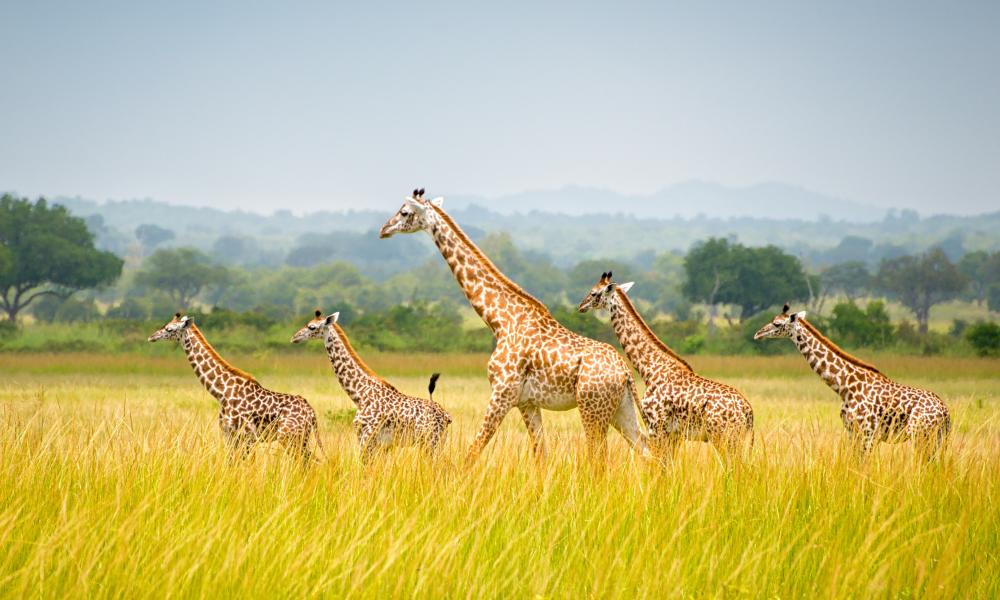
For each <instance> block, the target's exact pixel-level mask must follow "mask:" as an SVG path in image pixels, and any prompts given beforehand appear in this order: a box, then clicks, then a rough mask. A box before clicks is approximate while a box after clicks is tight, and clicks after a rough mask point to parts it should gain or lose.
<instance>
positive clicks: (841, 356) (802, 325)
mask: <svg viewBox="0 0 1000 600" xmlns="http://www.w3.org/2000/svg"><path fill="white" fill-rule="evenodd" d="M788 311H789V306H788V304H787V303H786V304H785V306H784V307H783V308H782V311H781V312H780V313H779V314H777V315H775V317H774V318H773V319H771V321H770V322H768V323H766V324H765V325H764V326H763V327H761V328H760V329H759V330H758V331H757V333H755V334H754V336H753V339H755V340H760V339H765V338H789V339H791V340H792V343H794V344H795V347H796V348H797V349H798V350H799V352H800V353H801V354H802V356H804V357H805V359H806V361H807V362H808V363H809V366H810V368H812V370H813V371H815V372H816V374H817V375H819V376H820V378H822V379H823V381H825V382H826V384H827V385H829V386H830V387H831V388H832V389H833V391H835V392H837V394H838V395H840V398H841V401H842V402H841V406H840V419H841V421H842V422H843V423H844V427H845V428H846V429H847V431H848V432H849V433H850V434H851V435H852V436H853V437H854V438H856V441H857V442H858V443H859V447H860V449H861V451H862V454H863V455H867V454H868V452H870V451H871V449H872V446H873V445H874V443H875V442H877V441H887V442H899V441H903V440H906V439H910V440H913V441H914V443H915V444H916V446H917V450H918V452H919V453H920V454H922V455H923V456H925V457H926V458H930V457H933V456H935V455H937V453H938V452H939V451H940V449H941V447H942V446H943V445H944V443H945V441H946V440H947V437H948V433H949V432H950V431H951V415H950V414H949V412H948V407H947V406H946V405H945V403H944V402H943V401H942V400H941V398H940V397H939V396H938V395H937V394H935V393H934V392H931V391H929V390H924V389H920V388H915V387H911V386H907V385H902V384H900V383H896V382H895V381H893V380H891V379H889V378H888V377H886V376H885V375H883V374H882V372H881V371H879V370H878V369H877V368H876V367H875V366H874V365H871V364H869V363H866V362H864V361H862V360H861V359H859V358H857V357H854V356H852V355H850V354H848V353H847V352H845V351H844V350H843V349H841V348H840V347H839V346H837V345H836V344H835V343H833V342H832V341H830V340H829V339H827V338H826V336H824V335H823V334H822V333H820V331H819V330H818V329H816V327H815V326H814V325H813V324H812V323H810V322H809V321H807V320H806V318H805V316H806V312H805V311H799V312H796V313H792V314H789V312H788Z"/></svg>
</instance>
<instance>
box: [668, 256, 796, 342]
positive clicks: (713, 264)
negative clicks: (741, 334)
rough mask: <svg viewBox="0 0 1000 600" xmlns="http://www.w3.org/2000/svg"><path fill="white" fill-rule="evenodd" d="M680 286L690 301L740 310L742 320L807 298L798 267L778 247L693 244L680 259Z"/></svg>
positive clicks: (710, 306)
mask: <svg viewBox="0 0 1000 600" xmlns="http://www.w3.org/2000/svg"><path fill="white" fill-rule="evenodd" d="M684 271H685V274H686V276H687V278H686V280H685V282H684V287H683V288H682V290H683V292H684V295H685V297H687V298H688V299H689V300H691V301H692V302H705V303H707V304H708V305H709V309H710V310H711V311H712V312H713V314H714V307H715V305H716V304H719V303H721V304H735V305H737V306H739V307H740V322H743V321H744V320H745V319H746V318H747V317H750V316H752V315H754V314H756V313H758V312H760V311H761V310H763V309H765V308H767V307H768V306H772V305H775V304H780V303H781V302H785V301H787V300H800V299H803V298H808V297H809V285H808V283H807V279H806V274H805V271H804V270H803V269H802V263H800V262H799V260H798V259H797V258H795V257H794V256H792V255H790V254H786V253H785V252H784V251H782V250H781V249H780V248H778V247H776V246H764V247H762V248H747V247H746V246H743V245H742V244H730V243H729V242H728V241H726V240H724V239H718V238H714V239H710V240H708V241H706V242H704V243H701V244H699V245H697V246H695V247H694V248H693V249H692V250H691V252H689V253H688V255H687V257H686V258H685V259H684Z"/></svg>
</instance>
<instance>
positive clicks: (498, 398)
mask: <svg viewBox="0 0 1000 600" xmlns="http://www.w3.org/2000/svg"><path fill="white" fill-rule="evenodd" d="M520 395H521V384H520V382H512V381H494V383H493V394H492V397H491V398H490V405H489V406H488V407H487V408H486V416H485V417H484V418H483V424H482V426H480V428H479V432H478V433H477V434H476V437H475V439H474V440H472V445H471V446H469V452H468V453H467V454H466V458H465V462H466V464H469V463H472V462H475V460H476V459H477V458H479V454H480V453H481V452H482V451H483V448H485V447H486V444H487V443H488V442H489V441H490V439H491V438H492V437H493V434H495V433H496V431H497V427H499V426H500V423H501V421H503V418H504V417H505V416H507V413H508V412H510V409H512V408H514V405H515V404H517V400H518V398H519V397H520Z"/></svg>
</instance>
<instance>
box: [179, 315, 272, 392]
mask: <svg viewBox="0 0 1000 600" xmlns="http://www.w3.org/2000/svg"><path fill="white" fill-rule="evenodd" d="M190 328H191V334H192V335H194V336H195V338H197V339H198V341H199V342H201V344H202V346H204V347H205V350H207V351H208V354H209V356H211V357H212V358H213V359H215V361H216V362H218V363H219V364H220V365H222V368H224V369H226V370H228V371H229V372H230V373H232V374H233V375H236V376H238V377H244V378H246V379H249V380H250V381H252V382H254V383H257V378H256V377H254V376H253V375H251V374H250V373H247V372H246V371H244V370H243V369H237V368H236V367H234V366H233V365H231V364H229V362H228V361H226V359H224V358H222V356H220V355H219V353H218V352H216V351H215V348H213V347H212V344H209V343H208V340H206V339H205V335H204V334H202V332H201V330H200V329H198V326H197V325H195V324H194V323H191V325H190Z"/></svg>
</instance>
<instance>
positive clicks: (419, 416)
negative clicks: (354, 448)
mask: <svg viewBox="0 0 1000 600" xmlns="http://www.w3.org/2000/svg"><path fill="white" fill-rule="evenodd" d="M314 314H315V318H313V319H312V320H310V321H309V322H308V323H306V324H305V326H304V327H302V328H301V329H299V330H298V331H297V332H296V333H295V335H293V336H292V343H293V344H298V343H300V342H304V341H306V340H310V339H321V340H323V342H324V345H325V347H326V352H327V355H328V356H329V358H330V363H331V364H332V366H333V372H334V374H335V375H336V377H337V380H338V381H339V382H340V386H341V387H342V388H343V389H344V391H345V392H346V393H347V395H348V396H349V397H350V398H351V400H352V401H353V402H354V404H355V405H356V406H357V407H358V411H357V413H356V414H355V416H354V429H355V432H356V433H357V436H358V442H359V443H360V445H361V458H362V460H363V461H368V460H369V459H370V458H371V457H372V456H373V455H374V454H375V453H376V452H379V451H383V450H387V449H389V448H391V447H394V446H406V445H417V446H420V447H421V448H423V449H424V450H425V451H427V452H428V453H429V454H434V453H436V451H437V450H438V449H439V448H440V446H441V444H442V442H443V441H444V439H445V436H446V434H447V430H448V426H449V425H450V424H451V416H450V415H449V414H448V411H446V410H445V409H444V408H443V407H442V406H441V405H440V404H438V403H437V402H434V400H433V399H428V400H424V399H422V398H416V397H414V396H408V395H406V394H404V393H402V392H400V391H399V390H397V389H396V388H395V387H393V386H392V385H390V384H389V383H388V382H387V381H385V380H384V379H382V378H381V377H379V376H378V375H377V374H376V373H375V371H373V370H372V369H371V368H369V367H368V365H367V364H365V362H364V361H363V360H361V357H360V356H358V354H357V352H355V351H354V348H353V347H351V343H350V341H349V340H348V339H347V333H346V332H344V330H343V328H342V327H341V326H340V325H338V324H337V321H338V319H339V317H340V313H339V312H335V313H331V314H330V315H328V316H326V317H324V316H323V311H321V310H316V312H315V313H314ZM438 377H439V374H438V373H434V374H433V375H431V378H430V382H429V384H428V392H429V393H430V394H431V395H432V396H433V394H434V388H435V385H436V383H437V379H438Z"/></svg>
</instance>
